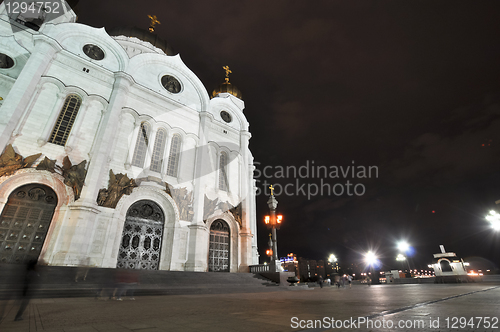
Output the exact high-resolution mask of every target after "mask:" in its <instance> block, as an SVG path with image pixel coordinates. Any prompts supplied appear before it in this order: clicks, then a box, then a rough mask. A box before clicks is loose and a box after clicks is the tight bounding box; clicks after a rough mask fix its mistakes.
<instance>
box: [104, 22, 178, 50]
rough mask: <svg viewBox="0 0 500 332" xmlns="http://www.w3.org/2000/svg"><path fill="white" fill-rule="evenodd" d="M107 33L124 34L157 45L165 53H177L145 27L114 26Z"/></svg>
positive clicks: (112, 34)
mask: <svg viewBox="0 0 500 332" xmlns="http://www.w3.org/2000/svg"><path fill="white" fill-rule="evenodd" d="M108 34H109V35H110V36H126V37H135V38H138V39H140V40H142V41H145V42H148V43H150V44H151V45H153V46H155V47H158V48H159V49H161V50H163V52H165V54H166V55H176V54H177V53H176V52H175V51H174V50H173V49H172V47H171V46H170V45H169V44H167V42H166V41H164V40H163V39H161V38H160V37H158V35H156V34H154V33H151V32H149V31H148V30H145V29H140V28H137V27H133V28H114V29H111V30H110V31H109V32H108Z"/></svg>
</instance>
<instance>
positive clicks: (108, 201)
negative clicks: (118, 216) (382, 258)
mask: <svg viewBox="0 0 500 332" xmlns="http://www.w3.org/2000/svg"><path fill="white" fill-rule="evenodd" d="M135 187H137V184H136V183H135V180H134V179H129V177H128V176H127V174H121V173H119V174H116V175H115V174H114V173H113V170H109V182H108V189H101V190H99V194H98V196H97V204H98V205H99V206H104V207H109V208H113V209H114V208H115V207H116V204H118V201H119V200H120V198H122V196H123V195H130V194H131V193H132V190H133V189H134V188H135Z"/></svg>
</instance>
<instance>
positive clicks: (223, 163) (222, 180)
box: [219, 151, 227, 191]
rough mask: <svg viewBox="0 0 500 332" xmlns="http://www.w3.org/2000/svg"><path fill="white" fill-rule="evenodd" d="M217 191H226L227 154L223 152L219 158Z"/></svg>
mask: <svg viewBox="0 0 500 332" xmlns="http://www.w3.org/2000/svg"><path fill="white" fill-rule="evenodd" d="M219 190H224V191H227V153H226V152H224V151H222V152H221V154H220V158H219Z"/></svg>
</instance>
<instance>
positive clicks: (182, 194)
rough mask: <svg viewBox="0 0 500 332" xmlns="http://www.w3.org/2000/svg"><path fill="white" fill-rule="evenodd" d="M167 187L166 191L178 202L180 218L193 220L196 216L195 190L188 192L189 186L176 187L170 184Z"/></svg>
mask: <svg viewBox="0 0 500 332" xmlns="http://www.w3.org/2000/svg"><path fill="white" fill-rule="evenodd" d="M166 187H167V189H166V190H165V191H166V192H167V194H169V195H170V196H171V197H172V198H173V199H174V201H175V204H177V208H178V209H179V218H180V219H181V220H186V221H192V220H193V216H194V212H193V192H192V191H189V192H188V190H187V188H179V189H176V188H173V187H170V186H169V185H168V184H167V185H166ZM167 190H168V191H167Z"/></svg>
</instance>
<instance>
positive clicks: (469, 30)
mask: <svg viewBox="0 0 500 332" xmlns="http://www.w3.org/2000/svg"><path fill="white" fill-rule="evenodd" d="M80 7H81V8H80V9H81V11H80V21H81V22H82V23H87V24H90V25H93V26H97V27H101V26H106V27H107V28H108V27H109V28H111V27H114V26H131V25H132V26H134V25H135V26H139V27H143V28H147V26H148V23H149V21H148V19H147V15H148V14H155V15H157V16H158V17H159V19H160V21H161V22H162V24H161V25H159V26H158V28H157V33H158V34H159V35H160V36H162V37H164V38H165V39H166V40H168V41H169V42H170V43H171V44H172V45H173V47H174V48H175V49H176V50H177V51H178V52H179V53H180V55H181V57H182V59H183V61H185V63H186V64H187V65H188V67H190V68H191V69H192V70H193V71H194V72H195V73H196V74H197V75H198V76H199V77H200V79H201V80H202V82H203V83H204V84H205V86H206V87H207V90H208V91H211V90H212V89H213V87H215V86H216V85H217V84H219V83H221V82H222V81H223V76H224V73H223V70H222V68H221V67H222V66H223V65H229V66H230V67H231V68H232V69H233V74H232V75H231V82H233V84H235V85H237V86H238V87H239V88H240V89H241V90H242V92H243V94H244V98H245V103H246V109H245V114H246V116H247V118H248V120H249V122H250V128H251V131H252V135H253V137H252V140H251V143H250V144H251V149H252V151H253V153H254V156H255V158H256V160H257V161H259V162H261V163H262V165H274V166H276V165H285V166H286V165H296V166H300V165H303V164H304V163H305V162H306V161H307V160H309V161H311V160H314V161H316V163H317V164H323V165H327V166H330V165H350V164H351V162H352V161H353V160H354V161H355V163H356V164H357V165H365V166H369V165H376V166H378V167H379V173H380V174H379V177H378V178H376V179H369V180H366V179H365V180H363V181H362V182H363V183H364V184H365V185H366V194H365V195H364V196H362V197H346V196H342V197H332V196H322V197H313V198H312V199H311V200H307V199H304V197H287V196H285V195H282V196H281V197H278V200H279V201H280V203H279V206H278V209H279V210H280V212H282V213H283V214H284V215H285V224H284V225H283V227H282V229H281V230H280V231H279V250H280V254H285V253H286V252H296V253H298V254H299V255H301V256H308V257H310V258H322V257H326V256H327V254H329V253H330V251H338V252H339V255H340V256H343V258H344V259H346V258H347V257H356V255H357V256H359V253H357V251H359V250H362V249H363V248H364V249H366V248H368V247H369V246H370V245H378V246H379V247H380V249H379V250H381V251H383V252H386V253H387V257H388V258H387V259H388V260H390V259H392V254H390V253H391V250H393V247H392V246H393V242H394V241H395V240H396V239H397V238H398V237H401V236H407V237H408V240H409V241H413V242H414V243H415V245H416V246H418V252H419V255H420V256H419V257H420V258H415V260H416V261H418V260H419V259H420V260H421V262H422V264H424V266H425V264H426V263H427V262H428V261H429V260H431V259H432V257H431V254H432V253H433V252H435V251H437V249H438V245H439V244H445V245H446V244H447V243H450V246H452V247H453V246H455V247H454V249H453V248H451V249H453V250H456V251H458V253H459V255H464V256H466V255H469V252H470V253H472V252H474V255H475V256H481V257H484V259H487V260H490V261H495V262H497V263H498V262H499V260H500V256H499V254H498V250H497V251H492V250H491V248H494V247H495V246H496V244H495V243H498V238H495V237H493V235H490V232H489V231H488V230H486V229H483V228H481V227H483V226H485V223H484V220H483V219H482V215H483V214H484V213H485V211H487V209H489V208H491V207H492V206H494V204H493V203H494V201H495V200H497V199H500V192H499V186H500V176H499V172H498V166H499V161H500V160H499V152H500V151H499V149H500V138H499V137H498V133H499V130H500V121H499V114H500V107H499V105H500V80H499V79H498V78H499V77H500V61H498V59H500V43H498V40H499V39H500V20H498V17H497V13H498V12H499V9H500V8H499V7H500V2H498V1H481V2H471V1H439V2H436V1H419V2H408V1H400V0H395V1H390V0H385V1H377V2H373V1H326V0H325V1H316V2H304V1H288V0H287V1H260V0H252V1H238V2H234V1H223V0H213V1H194V0H189V1H182V2H162V3H158V2H154V1H142V2H141V3H140V5H138V4H137V2H136V1H127V0H125V1H121V2H120V4H119V6H117V5H116V4H115V3H104V2H102V1H101V2H98V1H95V0H87V1H85V2H82V3H81V4H80ZM482 144H485V146H482ZM488 144H489V145H488ZM286 181H288V180H286V179H277V180H276V182H278V183H282V184H286ZM311 181H313V180H311ZM313 182H314V181H313ZM266 200H267V198H266V197H262V196H259V197H258V198H257V202H258V217H257V218H258V220H260V219H261V217H262V216H263V215H264V214H265V213H266V210H267V205H266ZM433 210H434V211H436V212H435V213H432V211H433ZM259 227H260V226H259ZM450 230H452V231H450ZM476 233H477V234H478V235H475V234H476ZM485 236H488V237H489V238H488V239H489V240H488V241H484V240H483V239H484V237H485ZM259 238H260V240H259V242H260V250H261V253H263V252H264V251H263V250H265V249H266V242H267V230H265V229H263V228H262V227H261V228H260V229H259ZM495 241H496V242H495ZM488 245H489V247H488Z"/></svg>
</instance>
